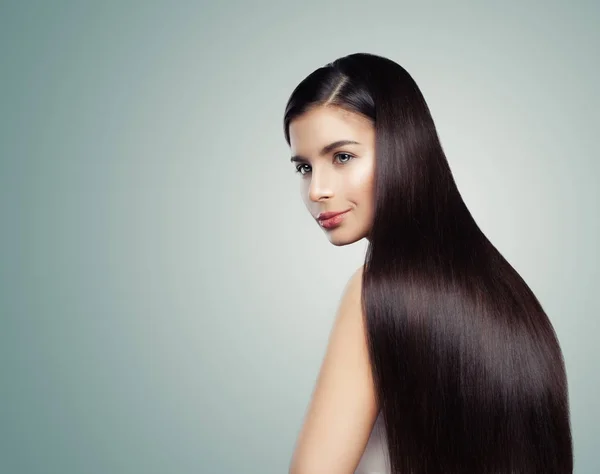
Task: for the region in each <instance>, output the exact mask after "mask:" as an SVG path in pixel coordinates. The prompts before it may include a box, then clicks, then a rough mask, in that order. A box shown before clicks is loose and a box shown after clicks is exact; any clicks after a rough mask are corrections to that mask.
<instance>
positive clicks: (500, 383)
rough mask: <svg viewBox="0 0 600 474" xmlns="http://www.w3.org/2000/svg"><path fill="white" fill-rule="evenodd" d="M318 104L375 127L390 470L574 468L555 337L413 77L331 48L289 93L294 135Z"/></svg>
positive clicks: (376, 314)
mask: <svg viewBox="0 0 600 474" xmlns="http://www.w3.org/2000/svg"><path fill="white" fill-rule="evenodd" d="M325 105H327V106H337V107H340V108H342V109H345V110H348V111H351V112H354V113H357V114H360V115H362V116H364V117H368V118H370V119H371V121H372V123H373V124H374V127H375V156H376V160H375V184H374V201H375V203H374V206H375V207H374V218H373V225H372V228H371V229H370V233H369V245H368V248H367V252H366V256H365V264H364V268H363V276H362V295H361V302H362V310H363V315H364V317H365V328H366V332H367V340H368V349H369V357H370V362H371V368H372V371H373V379H374V383H375V390H376V396H377V401H378V405H379V407H380V410H381V412H382V415H383V420H384V426H385V432H386V438H387V447H388V452H389V461H390V466H391V472H392V473H394V474H396V473H398V474H433V473H440V474H441V473H443V474H465V473H476V474H517V473H519V474H533V473H544V474H566V473H569V474H571V473H572V472H573V452H572V451H573V447H572V438H571V424H570V419H569V417H570V415H569V399H568V386H567V377H566V370H565V364H564V360H563V355H562V352H561V349H560V346H559V342H558V338H557V336H556V333H555V331H554V328H553V326H552V324H551V322H550V320H549V318H548V316H547V315H546V313H545V312H544V310H543V308H542V306H541V304H540V302H539V301H538V300H537V298H536V296H535V295H534V294H533V292H532V291H531V289H530V288H529V286H528V285H527V284H526V283H525V281H524V280H523V279H522V278H521V276H520V275H519V274H518V273H517V271H516V270H515V269H514V268H513V267H512V266H511V265H510V264H509V262H508V261H507V260H506V259H505V258H504V257H503V256H502V255H501V254H500V252H499V251H498V250H497V249H496V248H495V247H494V245H492V243H491V242H490V241H489V240H488V239H487V238H486V236H485V235H484V233H483V232H482V231H481V229H480V228H479V227H478V226H477V224H476V223H475V220H474V219H473V217H472V216H471V213H470V212H469V210H468V209H467V206H466V205H465V203H464V201H463V199H462V197H461V195H460V193H459V191H458V189H457V186H456V183H455V181H454V179H453V176H452V173H451V171H450V167H449V165H448V162H447V159H446V156H445V153H444V151H443V149H442V146H441V143H440V140H439V137H438V135H437V131H436V128H435V126H434V122H433V119H432V117H431V113H430V111H429V108H428V106H427V104H426V102H425V99H424V97H423V95H422V93H421V91H420V89H419V87H418V86H417V84H416V83H415V81H414V80H413V78H412V77H411V76H410V75H409V73H408V72H407V71H406V70H405V69H404V68H403V67H402V66H400V65H399V64H397V63H395V62H394V61H392V60H390V59H387V58H384V57H381V56H377V55H374V54H367V53H356V54H350V55H348V56H345V57H342V58H339V59H337V60H335V61H333V62H331V63H329V64H327V65H325V66H324V67H320V68H318V69H317V70H315V71H314V72H312V73H311V74H310V75H308V76H307V77H306V78H305V79H304V80H303V81H302V82H301V83H300V84H299V85H298V86H297V87H296V88H295V89H294V91H293V93H292V94H291V97H290V99H289V101H288V103H287V105H286V108H285V116H284V133H285V139H286V141H287V143H288V145H289V144H290V136H289V125H290V122H291V121H292V120H294V118H296V117H298V116H300V115H302V114H303V113H304V112H306V111H307V110H309V109H311V108H313V107H320V106H325Z"/></svg>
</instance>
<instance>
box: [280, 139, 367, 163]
mask: <svg viewBox="0 0 600 474" xmlns="http://www.w3.org/2000/svg"><path fill="white" fill-rule="evenodd" d="M344 145H360V143H358V142H355V141H354V140H338V141H337V142H333V143H330V144H329V145H325V146H324V147H323V148H322V150H321V151H320V152H319V156H324V155H326V154H327V153H329V152H330V151H332V150H335V149H336V148H338V147H340V146H344ZM290 161H291V162H292V163H293V162H295V161H302V162H303V161H308V158H305V157H303V156H302V155H294V156H292V157H291V158H290Z"/></svg>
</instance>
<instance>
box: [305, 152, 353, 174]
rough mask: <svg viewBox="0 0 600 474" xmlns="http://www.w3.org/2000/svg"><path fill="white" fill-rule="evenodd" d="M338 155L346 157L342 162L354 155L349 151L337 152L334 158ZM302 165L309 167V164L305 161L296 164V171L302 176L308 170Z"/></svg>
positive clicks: (344, 162) (347, 160)
mask: <svg viewBox="0 0 600 474" xmlns="http://www.w3.org/2000/svg"><path fill="white" fill-rule="evenodd" d="M338 156H345V157H347V159H346V160H344V161H341V162H340V163H342V164H346V163H348V162H349V161H351V160H352V159H354V156H353V155H351V154H350V153H337V154H336V155H335V156H334V158H337V157H338ZM304 166H307V167H308V168H310V165H308V164H306V163H300V164H299V165H298V166H296V173H300V174H301V175H302V176H304V175H306V173H308V172H309V171H310V170H306V168H303V167H304ZM303 170H304V171H306V172H305V173H303V172H302V171H303Z"/></svg>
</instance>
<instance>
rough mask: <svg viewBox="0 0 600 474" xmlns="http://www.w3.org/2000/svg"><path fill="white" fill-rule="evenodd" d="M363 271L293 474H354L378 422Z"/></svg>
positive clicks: (345, 307) (332, 345) (343, 309)
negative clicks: (363, 294)
mask: <svg viewBox="0 0 600 474" xmlns="http://www.w3.org/2000/svg"><path fill="white" fill-rule="evenodd" d="M362 274H363V267H362V266H361V267H360V268H358V269H357V270H355V271H354V272H353V274H352V275H351V276H350V278H349V279H348V283H347V284H346V287H345V288H344V291H343V294H342V297H341V299H340V303H339V307H338V310H337V313H336V317H335V320H334V324H333V328H332V330H331V333H330V336H329V341H328V345H327V350H326V353H325V357H324V359H323V363H322V365H321V369H320V372H319V376H318V378H317V382H316V385H315V388H314V390H313V393H312V398H311V401H310V404H309V406H308V410H307V412H306V415H305V419H304V424H303V426H302V429H301V431H300V434H299V436H298V440H297V442H296V446H295V450H294V455H293V457H292V461H291V463H290V471H289V472H290V473H291V474H305V473H316V472H327V473H330V474H336V473H339V474H348V473H352V472H354V470H355V469H356V466H357V465H358V463H359V461H360V458H361V456H362V454H363V452H364V450H365V447H366V445H367V442H368V440H369V436H370V434H371V431H372V429H373V426H374V423H375V420H376V418H377V413H378V407H377V404H376V397H375V391H374V386H373V380H372V374H371V367H370V363H369V355H368V350H367V342H366V333H365V325H364V319H363V312H362V306H361V291H362Z"/></svg>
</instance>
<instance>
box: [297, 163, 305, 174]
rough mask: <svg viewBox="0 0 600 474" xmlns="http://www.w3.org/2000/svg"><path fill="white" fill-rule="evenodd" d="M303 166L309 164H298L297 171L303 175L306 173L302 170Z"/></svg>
mask: <svg viewBox="0 0 600 474" xmlns="http://www.w3.org/2000/svg"><path fill="white" fill-rule="evenodd" d="M303 166H308V165H307V164H306V163H300V164H299V165H298V166H296V173H300V174H301V175H302V176H304V175H305V174H306V173H303V172H302V169H303V168H302V167H303ZM307 173H308V171H307Z"/></svg>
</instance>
